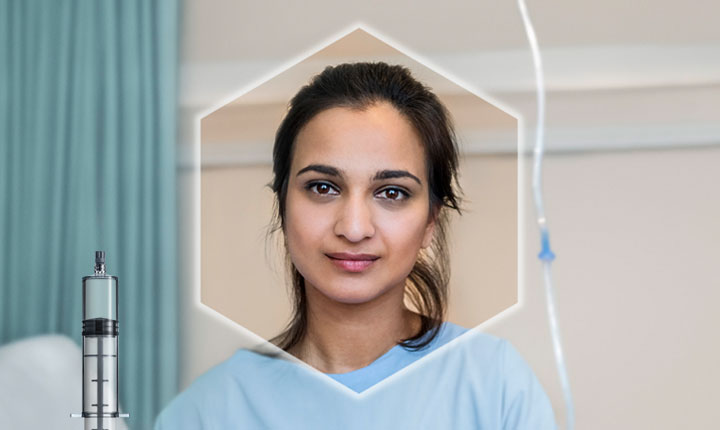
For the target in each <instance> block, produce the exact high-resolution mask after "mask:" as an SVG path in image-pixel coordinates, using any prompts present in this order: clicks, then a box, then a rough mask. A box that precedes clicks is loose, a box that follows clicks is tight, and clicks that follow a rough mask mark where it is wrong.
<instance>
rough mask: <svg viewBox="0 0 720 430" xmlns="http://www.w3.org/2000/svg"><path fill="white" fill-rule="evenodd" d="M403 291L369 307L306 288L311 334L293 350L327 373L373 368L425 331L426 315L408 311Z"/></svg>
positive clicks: (307, 333)
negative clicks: (423, 318) (401, 343)
mask: <svg viewBox="0 0 720 430" xmlns="http://www.w3.org/2000/svg"><path fill="white" fill-rule="evenodd" d="M403 293H404V291H403V290H402V289H394V290H392V291H389V292H387V293H386V294H384V295H383V296H381V297H378V298H376V299H375V300H373V301H372V302H369V303H362V304H345V303H338V302H335V301H332V300H330V299H329V298H327V297H325V296H324V295H322V294H321V293H320V292H318V291H317V290H314V289H313V288H312V287H309V288H306V294H307V295H308V297H307V303H308V309H307V318H308V323H307V330H306V335H305V337H304V338H303V339H302V340H301V341H300V342H299V343H298V345H296V346H295V347H293V348H291V349H290V350H289V352H290V353H291V354H293V355H294V356H296V357H298V358H300V359H301V360H303V361H304V362H306V363H308V364H309V365H311V366H313V367H314V368H316V369H318V370H320V371H321V372H324V373H346V372H350V371H352V370H356V369H360V368H362V367H365V366H367V365H369V364H370V363H372V362H373V361H375V360H376V359H377V358H379V357H380V356H381V355H383V354H384V353H386V352H387V351H388V350H390V349H391V348H392V347H393V346H395V345H396V344H397V342H398V341H400V340H402V339H406V338H409V337H412V336H414V335H415V334H417V332H418V331H419V330H420V316H419V315H418V314H417V313H415V312H412V311H410V310H409V309H407V308H406V307H405V305H404V302H403Z"/></svg>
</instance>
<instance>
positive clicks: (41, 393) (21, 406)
mask: <svg viewBox="0 0 720 430" xmlns="http://www.w3.org/2000/svg"><path fill="white" fill-rule="evenodd" d="M80 412H82V350H81V348H80V347H79V346H78V345H77V344H76V343H75V342H74V341H73V340H72V339H70V338H69V337H67V336H63V335H56V334H51V335H42V336H35V337H29V338H25V339H21V340H18V341H15V342H12V343H8V344H6V345H2V346H0V429H17V430H24V429H28V430H35V429H53V430H82V429H83V428H84V425H83V424H84V423H83V421H84V420H83V419H81V418H70V414H71V413H80ZM117 424H118V425H117V429H118V430H126V429H127V426H126V425H125V423H124V421H123V420H122V419H120V420H118V423H117Z"/></svg>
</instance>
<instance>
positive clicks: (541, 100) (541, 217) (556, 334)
mask: <svg viewBox="0 0 720 430" xmlns="http://www.w3.org/2000/svg"><path fill="white" fill-rule="evenodd" d="M518 7H519V8H520V14H521V15H522V20H523V25H524V26H525V33H527V38H528V42H529V44H530V49H531V51H532V58H533V66H534V69H535V81H536V88H537V124H536V129H535V150H534V160H533V179H532V187H533V196H534V200H535V210H536V214H537V223H538V227H539V229H540V241H541V250H540V254H538V258H539V259H540V261H541V262H542V265H543V275H544V276H543V279H544V281H545V295H546V302H547V312H548V320H549V323H550V332H551V334H552V341H553V349H554V352H555V364H556V367H557V371H558V374H559V377H560V384H561V386H562V390H563V395H564V397H565V408H566V418H565V428H566V429H567V430H573V428H574V427H575V410H574V406H573V400H572V393H571V392H570V382H569V380H568V376H567V370H566V368H565V358H564V356H563V350H562V343H561V341H560V330H559V328H558V323H557V315H556V313H555V293H554V290H553V283H552V272H551V267H550V266H551V264H552V261H553V260H554V259H555V254H554V253H553V252H552V250H551V249H550V234H549V231H548V227H547V219H546V218H545V208H544V206H543V196H542V159H543V152H544V133H545V81H544V77H543V68H542V58H541V57H540V49H539V48H538V43H537V37H536V36H535V30H534V28H533V25H532V22H531V21H530V16H529V14H528V11H527V7H526V6H525V0H518Z"/></svg>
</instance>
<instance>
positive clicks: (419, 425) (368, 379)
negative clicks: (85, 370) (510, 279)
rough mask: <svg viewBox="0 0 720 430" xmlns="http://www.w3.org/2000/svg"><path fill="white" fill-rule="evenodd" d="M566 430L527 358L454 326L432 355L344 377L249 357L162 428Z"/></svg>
mask: <svg viewBox="0 0 720 430" xmlns="http://www.w3.org/2000/svg"><path fill="white" fill-rule="evenodd" d="M461 334H463V335H462V336H460V335H461ZM422 357H426V358H425V359H423V360H420V361H418V359H419V358H422ZM331 378H332V379H331ZM338 382H339V383H338ZM556 428H557V426H556V424H555V417H554V414H553V410H552V407H551V404H550V401H549V399H548V397H547V395H546V394H545V392H544V390H543V388H542V386H541V385H540V383H539V382H538V380H537V378H536V377H535V375H534V374H533V372H532V370H531V369H530V367H529V366H528V365H527V363H526V362H525V360H524V359H523V358H522V357H521V356H520V354H519V353H518V352H517V350H516V349H515V348H514V347H513V346H512V345H511V344H510V343H509V342H508V341H506V340H504V339H501V338H498V337H495V336H492V335H488V334H484V333H481V332H479V331H477V330H467V329H465V328H463V327H460V326H458V325H455V324H452V323H444V324H443V326H442V329H441V331H440V333H439V334H438V336H437V337H436V338H435V339H433V341H432V342H431V343H430V345H429V347H428V348H426V349H423V350H420V351H408V350H406V349H405V348H403V347H402V346H400V345H396V346H394V347H393V348H391V349H390V350H389V351H388V352H386V353H385V354H383V355H382V356H381V357H379V358H378V359H377V360H375V361H374V362H373V363H371V364H370V365H368V366H366V367H363V368H361V369H357V370H354V371H352V372H348V373H343V374H323V373H321V372H319V371H317V370H315V369H313V368H311V367H310V366H307V365H304V364H299V363H295V362H292V361H288V360H285V359H282V358H272V357H269V356H266V355H262V354H260V353H257V352H253V351H250V350H247V349H240V350H238V351H237V352H236V353H235V354H234V355H233V356H232V357H230V358H229V359H228V360H226V361H224V362H223V363H220V364H219V365H217V366H215V367H213V368H212V369H210V370H209V371H208V372H207V373H205V374H203V375H202V376H200V377H199V378H197V379H196V380H195V382H193V383H192V385H190V387H188V389H186V390H185V391H183V392H182V393H180V394H179V395H178V396H177V397H176V398H175V399H174V400H173V401H172V402H171V403H170V404H169V405H168V406H167V407H166V408H165V409H164V410H163V411H162V413H161V414H160V415H159V416H158V418H157V420H156V422H155V430H186V429H187V430H190V429H192V430H199V429H202V430H229V429H313V430H315V429H318V430H322V429H363V430H366V429H453V430H454V429H461V430H462V429H481V430H510V429H513V430H555V429H556Z"/></svg>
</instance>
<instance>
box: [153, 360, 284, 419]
mask: <svg viewBox="0 0 720 430" xmlns="http://www.w3.org/2000/svg"><path fill="white" fill-rule="evenodd" d="M277 358H278V357H274V356H272V355H270V354H267V353H261V352H258V351H254V350H252V349H245V348H240V349H238V350H236V351H235V353H234V354H233V355H232V356H230V357H229V358H227V359H226V360H225V361H223V362H221V363H219V364H217V365H215V366H213V367H212V368H210V369H209V370H207V371H206V372H205V373H203V374H201V375H200V376H198V377H197V378H196V379H195V380H194V381H193V382H192V383H191V384H190V385H189V386H188V387H187V388H186V389H184V390H183V391H182V392H181V393H180V394H178V395H177V396H176V397H175V398H174V399H173V400H172V401H171V402H170V403H169V404H168V405H167V406H166V407H165V408H164V409H163V410H162V412H161V413H160V415H158V418H157V420H156V423H155V429H156V430H165V429H173V430H176V429H199V428H206V427H204V425H206V424H207V422H215V420H216V419H217V416H224V417H227V416H229V415H228V411H227V408H226V407H227V405H229V404H232V405H236V407H238V408H240V407H241V406H242V405H247V404H249V402H248V398H249V397H250V392H253V393H255V394H257V390H258V389H260V388H262V387H269V386H271V384H272V381H273V380H274V379H277V377H278V375H280V374H282V373H283V369H284V368H285V367H286V364H287V361H286V360H281V359H277ZM250 386H252V388H250ZM238 412H239V411H238ZM210 428H213V427H212V426H210Z"/></svg>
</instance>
